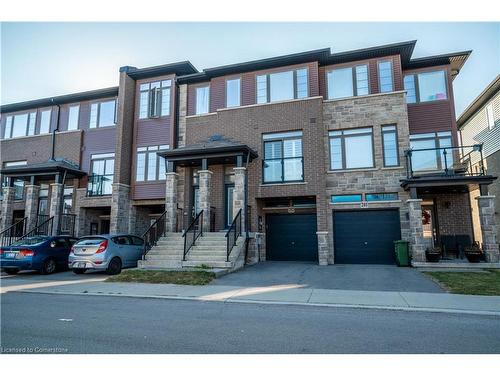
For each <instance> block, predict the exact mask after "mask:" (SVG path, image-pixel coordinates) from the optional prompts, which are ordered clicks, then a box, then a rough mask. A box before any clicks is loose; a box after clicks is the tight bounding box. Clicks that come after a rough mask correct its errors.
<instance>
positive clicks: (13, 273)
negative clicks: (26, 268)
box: [4, 268, 19, 275]
mask: <svg viewBox="0 0 500 375" xmlns="http://www.w3.org/2000/svg"><path fill="white" fill-rule="evenodd" d="M4 271H5V272H6V273H7V274H8V275H15V274H16V273H18V272H19V270H18V269H15V268H7V269H4Z"/></svg>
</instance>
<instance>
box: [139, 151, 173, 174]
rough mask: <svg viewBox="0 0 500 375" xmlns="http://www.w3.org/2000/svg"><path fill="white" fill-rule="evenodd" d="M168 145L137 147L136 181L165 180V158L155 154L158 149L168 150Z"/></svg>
mask: <svg viewBox="0 0 500 375" xmlns="http://www.w3.org/2000/svg"><path fill="white" fill-rule="evenodd" d="M168 148H169V146H168V145H161V146H148V147H138V148H137V164H136V178H135V180H136V181H137V182H143V181H159V180H165V179H166V176H165V173H166V170H165V160H164V159H163V158H161V157H159V156H158V155H157V153H158V151H162V150H168Z"/></svg>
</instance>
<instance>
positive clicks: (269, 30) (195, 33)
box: [0, 23, 500, 115]
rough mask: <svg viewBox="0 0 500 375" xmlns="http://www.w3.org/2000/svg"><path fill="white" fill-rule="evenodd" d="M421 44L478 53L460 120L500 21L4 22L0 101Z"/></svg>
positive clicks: (494, 46) (486, 68)
mask: <svg viewBox="0 0 500 375" xmlns="http://www.w3.org/2000/svg"><path fill="white" fill-rule="evenodd" d="M413 39H416V40H418V42H417V46H416V48H415V52H414V55H413V57H420V56H426V55H433V54H442V53H448V52H456V51H464V50H470V49H472V50H473V53H472V55H471V57H470V58H469V60H468V61H467V63H466V64H465V66H464V68H463V69H462V71H461V72H460V75H459V76H458V77H457V78H456V79H455V81H454V90H455V100H456V111H457V115H459V114H460V113H462V111H463V110H464V109H465V107H467V105H468V104H469V103H470V102H471V101H472V100H473V99H474V98H475V97H476V96H477V95H478V94H479V93H480V92H481V91H482V90H483V89H484V87H485V86H486V85H487V84H488V83H490V82H491V81H492V80H493V79H494V78H495V76H496V75H497V74H499V72H500V23H2V25H1V82H0V83H1V90H0V94H1V98H0V99H1V100H0V101H1V103H2V104H7V103H14V102H19V101H25V100H30V99H37V98H43V97H50V96H55V95H62V94H68V93H72V92H78V91H85V90H92V89H98V88H104V87H109V86H116V85H117V84H118V69H119V67H120V66H123V65H132V66H136V67H147V66H152V65H161V64H166V63H169V62H174V61H183V60H190V61H191V63H193V65H194V66H195V67H196V68H198V69H199V70H202V69H203V68H210V67H214V66H219V65H226V64H232V63H237V62H243V61H248V60H255V59H260V58H266V57H272V56H278V55H283V54H288V53H295V52H302V51H307V50H313V49H317V48H325V47H330V48H331V49H332V51H333V52H340V51H345V50H350V49H358V48H365V47H371V46H376V45H381V44H387V43H394V42H401V41H408V40H413Z"/></svg>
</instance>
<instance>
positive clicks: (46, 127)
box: [40, 109, 52, 134]
mask: <svg viewBox="0 0 500 375" xmlns="http://www.w3.org/2000/svg"><path fill="white" fill-rule="evenodd" d="M51 114H52V111H51V110H50V109H49V110H46V111H42V118H41V120H40V134H45V133H49V132H50V118H51Z"/></svg>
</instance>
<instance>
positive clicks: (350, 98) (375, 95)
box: [323, 90, 406, 103]
mask: <svg viewBox="0 0 500 375" xmlns="http://www.w3.org/2000/svg"><path fill="white" fill-rule="evenodd" d="M404 93H406V91H405V90H399V91H391V92H378V93H376V94H368V95H358V96H348V97H346V98H338V99H324V100H323V103H335V102H341V101H343V100H356V99H364V98H373V97H377V96H384V95H393V94H404Z"/></svg>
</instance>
